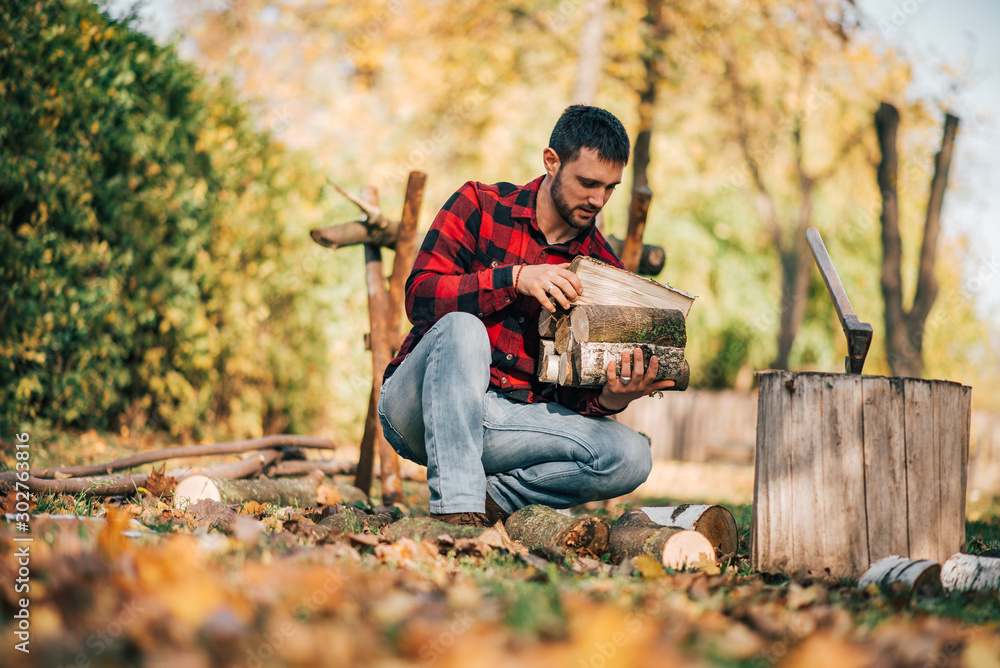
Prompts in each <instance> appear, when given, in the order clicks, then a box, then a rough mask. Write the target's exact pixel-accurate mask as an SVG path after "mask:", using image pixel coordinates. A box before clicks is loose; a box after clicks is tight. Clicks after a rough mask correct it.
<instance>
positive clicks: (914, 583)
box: [858, 555, 941, 596]
mask: <svg viewBox="0 0 1000 668" xmlns="http://www.w3.org/2000/svg"><path fill="white" fill-rule="evenodd" d="M872 584H873V585H875V586H876V587H878V588H879V589H881V590H883V591H888V592H892V593H897V594H905V595H907V596H912V595H914V594H915V595H918V596H934V595H937V594H940V593H941V564H939V563H938V562H936V561H931V560H930V559H921V560H913V559H907V558H906V557H900V556H896V555H893V556H891V557H886V558H884V559H879V560H878V561H877V562H875V563H874V564H872V566H871V568H869V569H868V570H867V571H866V572H865V574H864V575H863V576H861V579H860V580H859V581H858V589H865V588H867V587H868V586H869V585H872Z"/></svg>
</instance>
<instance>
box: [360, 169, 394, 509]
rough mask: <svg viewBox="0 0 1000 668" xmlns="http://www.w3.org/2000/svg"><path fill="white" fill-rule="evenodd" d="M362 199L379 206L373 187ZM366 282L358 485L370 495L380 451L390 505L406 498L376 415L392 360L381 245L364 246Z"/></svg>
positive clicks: (384, 489) (384, 491)
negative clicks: (368, 374)
mask: <svg viewBox="0 0 1000 668" xmlns="http://www.w3.org/2000/svg"><path fill="white" fill-rule="evenodd" d="M362 199H363V200H364V201H365V202H367V203H368V204H370V205H373V206H378V192H377V191H376V190H375V188H374V187H371V186H366V187H365V188H364V189H363V190H362ZM365 283H366V284H367V286H368V319H369V322H370V325H371V348H372V393H371V396H370V398H369V403H368V418H367V420H368V421H367V422H366V429H365V437H366V438H365V439H364V440H362V443H361V454H360V457H359V459H358V475H357V480H356V482H355V484H356V486H357V487H358V488H359V489H361V490H362V491H364V492H365V493H366V494H370V493H371V487H370V480H371V470H370V468H369V469H368V470H367V471H363V470H362V467H361V464H362V463H364V464H365V465H366V466H368V467H370V466H372V465H373V464H374V453H375V452H377V453H378V457H379V470H380V474H381V482H382V502H383V503H385V504H387V505H391V504H393V503H396V502H397V501H401V500H402V499H403V486H402V481H401V480H400V478H399V458H398V456H397V455H396V451H395V450H393V449H392V446H390V445H389V442H388V441H387V440H386V439H385V435H384V434H382V425H381V424H380V423H379V421H378V415H377V401H378V396H379V394H380V392H381V389H382V372H383V371H384V370H385V368H386V366H388V364H389V361H390V360H391V359H392V354H391V350H390V342H389V322H388V319H389V304H388V299H389V298H388V294H387V291H386V287H385V275H384V273H383V268H382V252H381V250H379V247H378V246H375V245H372V244H365ZM369 424H371V425H373V427H374V428H373V429H370V430H369V429H368V428H367V426H368V425H369ZM366 478H367V480H368V482H369V486H367V487H363V486H362V485H361V484H360V483H363V482H365V479H366Z"/></svg>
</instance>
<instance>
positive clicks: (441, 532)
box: [382, 517, 490, 542]
mask: <svg viewBox="0 0 1000 668" xmlns="http://www.w3.org/2000/svg"><path fill="white" fill-rule="evenodd" d="M489 528H490V527H468V526H461V525H458V524H448V523H446V522H442V521H441V520H436V519H434V518H433V517H404V518H403V519H401V520H398V521H396V522H393V523H392V524H390V525H389V526H387V527H386V528H385V529H384V530H383V531H382V535H383V536H385V537H386V538H387V539H389V540H390V541H392V542H395V541H397V540H399V539H400V538H412V539H413V540H420V539H422V538H428V539H431V540H433V539H434V538H437V537H438V536H451V537H452V538H475V537H476V536H478V535H479V534H481V533H483V532H484V531H486V530H487V529H489Z"/></svg>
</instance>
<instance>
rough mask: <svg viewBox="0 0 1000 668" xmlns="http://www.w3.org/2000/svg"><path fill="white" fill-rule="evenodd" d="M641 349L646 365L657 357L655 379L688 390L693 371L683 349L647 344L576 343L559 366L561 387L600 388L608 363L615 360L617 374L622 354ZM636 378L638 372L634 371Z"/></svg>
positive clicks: (674, 388)
mask: <svg viewBox="0 0 1000 668" xmlns="http://www.w3.org/2000/svg"><path fill="white" fill-rule="evenodd" d="M635 348H639V349H640V350H642V358H643V360H644V361H645V363H646V364H649V360H650V359H651V358H652V357H653V356H654V355H655V356H656V358H657V360H658V362H659V368H658V369H657V372H656V380H672V381H674V386H673V387H671V388H668V389H670V390H673V391H678V392H680V391H683V390H686V389H687V386H688V380H689V379H690V376H691V370H690V368H689V367H688V363H687V360H685V359H684V349H683V348H670V347H666V346H657V345H651V344H648V343H604V342H595V343H591V342H573V344H572V345H571V346H570V348H569V350H567V351H566V352H565V353H564V355H563V360H562V361H561V362H560V365H559V384H560V385H567V386H571V387H600V386H602V385H604V384H605V383H606V382H608V374H607V368H608V363H609V362H611V361H612V360H614V361H615V362H616V364H615V369H616V372H617V373H619V374H620V373H621V359H622V353H623V352H626V351H630V350H633V349H635ZM633 375H635V372H633Z"/></svg>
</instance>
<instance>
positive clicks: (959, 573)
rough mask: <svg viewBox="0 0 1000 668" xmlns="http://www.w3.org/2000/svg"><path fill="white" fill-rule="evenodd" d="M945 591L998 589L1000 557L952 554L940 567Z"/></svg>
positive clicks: (999, 587) (999, 589)
mask: <svg viewBox="0 0 1000 668" xmlns="http://www.w3.org/2000/svg"><path fill="white" fill-rule="evenodd" d="M941 584H942V585H943V586H944V588H945V591H982V590H985V589H992V590H995V591H1000V558H996V557H977V556H975V555H972V554H961V553H959V554H953V555H952V556H951V558H950V559H948V561H946V562H944V566H943V567H942V568H941Z"/></svg>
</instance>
